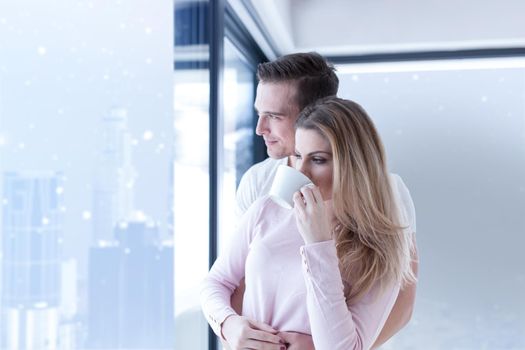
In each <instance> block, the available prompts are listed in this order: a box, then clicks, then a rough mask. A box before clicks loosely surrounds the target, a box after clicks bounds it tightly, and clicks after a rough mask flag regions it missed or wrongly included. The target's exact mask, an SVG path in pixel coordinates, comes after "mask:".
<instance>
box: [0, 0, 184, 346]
mask: <svg viewBox="0 0 525 350" xmlns="http://www.w3.org/2000/svg"><path fill="white" fill-rule="evenodd" d="M172 26H173V8H172V4H171V3H169V2H156V3H150V2H144V1H136V0H132V1H113V2H104V3H102V2H98V1H89V2H86V1H77V2H71V1H65V0H59V1H54V2H52V3H50V2H38V1H36V2H31V6H27V3H25V2H20V3H18V2H2V3H0V174H1V175H0V193H1V196H0V203H1V204H0V205H1V211H0V212H1V214H0V216H1V219H0V232H1V235H0V252H1V260H0V271H1V272H0V274H1V282H0V283H1V286H0V295H1V301H0V332H1V333H0V342H1V343H0V348H2V349H94V348H105V349H108V348H111V349H128V348H137V347H141V348H148V349H172V348H173V344H174V340H173V339H174V310H175V308H174V281H173V276H174V274H173V262H174V258H173V225H171V222H170V221H171V217H172V216H171V214H170V213H171V209H172V208H171V205H170V204H169V203H170V201H171V200H172V198H171V197H170V194H172V193H173V186H174V184H173V181H172V176H173V174H172V169H171V168H172V165H173V150H174V141H173V140H174V136H173V105H172V94H171V92H172V89H173V78H172V77H173V76H172V74H173V70H172V69H173V65H172V63H173V62H172V55H173V47H172V45H171V43H172V41H173V29H172Z"/></svg>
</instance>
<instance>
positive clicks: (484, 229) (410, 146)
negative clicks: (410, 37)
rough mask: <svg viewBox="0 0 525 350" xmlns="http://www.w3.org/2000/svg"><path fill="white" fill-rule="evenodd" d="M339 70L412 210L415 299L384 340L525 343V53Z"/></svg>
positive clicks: (417, 344) (467, 345)
mask: <svg viewBox="0 0 525 350" xmlns="http://www.w3.org/2000/svg"><path fill="white" fill-rule="evenodd" d="M338 70H339V73H340V77H341V89H340V94H341V95H342V96H344V97H347V98H351V99H354V100H356V101H358V102H359V103H361V104H362V105H363V106H364V108H365V109H366V110H367V111H368V112H369V113H370V115H371V117H372V118H373V119H374V120H375V122H376V123H377V126H378V128H379V131H380V133H381V135H382V137H383V140H384V142H385V147H386V150H387V154H388V155H389V159H390V167H391V169H392V171H393V172H396V173H398V174H399V175H401V177H402V178H403V179H404V180H405V182H406V184H407V186H408V187H409V189H410V191H411V194H412V197H413V199H414V202H415V207H416V212H417V227H418V230H417V231H418V232H417V240H418V247H419V255H420V272H419V275H420V281H419V284H418V292H417V294H418V295H417V299H416V308H415V312H414V315H413V317H412V321H411V322H410V323H409V325H408V326H407V327H406V329H404V330H403V331H402V332H400V333H399V335H397V336H396V337H394V338H393V339H392V341H391V342H390V343H389V344H387V345H385V346H384V347H383V348H384V349H472V350H474V349H523V348H525V331H524V330H525V303H524V302H523V296H524V295H525V270H524V268H523V267H524V266H525V255H524V254H523V246H524V245H525V236H524V235H523V233H524V232H525V216H524V215H523V211H524V208H525V103H524V99H525V60H524V59H495V60H493V59H484V60H460V61H438V62H424V63H398V64H385V63H383V64H375V65H347V66H340V67H338ZM430 339H431V341H429V340H430Z"/></svg>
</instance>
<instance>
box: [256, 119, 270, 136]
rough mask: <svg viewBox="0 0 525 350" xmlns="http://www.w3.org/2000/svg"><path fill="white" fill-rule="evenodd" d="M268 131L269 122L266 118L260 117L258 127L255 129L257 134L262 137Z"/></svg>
mask: <svg viewBox="0 0 525 350" xmlns="http://www.w3.org/2000/svg"><path fill="white" fill-rule="evenodd" d="M267 131H268V122H267V121H266V118H265V117H259V119H257V126H256V127H255V133H256V134H257V135H259V136H262V135H263V134H264V133H266V132H267Z"/></svg>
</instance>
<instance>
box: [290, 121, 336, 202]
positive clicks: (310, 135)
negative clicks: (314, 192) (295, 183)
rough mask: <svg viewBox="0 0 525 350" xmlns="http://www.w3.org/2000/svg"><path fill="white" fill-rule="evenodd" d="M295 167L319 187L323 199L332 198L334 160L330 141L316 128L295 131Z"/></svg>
mask: <svg viewBox="0 0 525 350" xmlns="http://www.w3.org/2000/svg"><path fill="white" fill-rule="evenodd" d="M295 157H296V161H295V168H296V169H297V170H299V171H300V172H302V173H303V174H305V175H306V176H308V177H309V178H310V180H312V182H313V183H314V185H316V186H317V187H319V190H320V191H321V195H322V196H323V199H324V200H325V201H326V200H329V199H332V181H333V169H334V167H333V160H332V149H331V147H330V143H329V142H328V140H326V139H325V138H324V137H322V136H321V134H319V132H318V131H316V130H307V129H300V128H299V129H297V131H296V132H295Z"/></svg>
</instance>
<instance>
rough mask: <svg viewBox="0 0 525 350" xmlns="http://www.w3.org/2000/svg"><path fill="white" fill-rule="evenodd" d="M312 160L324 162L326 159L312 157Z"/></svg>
mask: <svg viewBox="0 0 525 350" xmlns="http://www.w3.org/2000/svg"><path fill="white" fill-rule="evenodd" d="M312 161H313V162H314V163H315V164H323V163H324V162H326V159H324V158H312Z"/></svg>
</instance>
